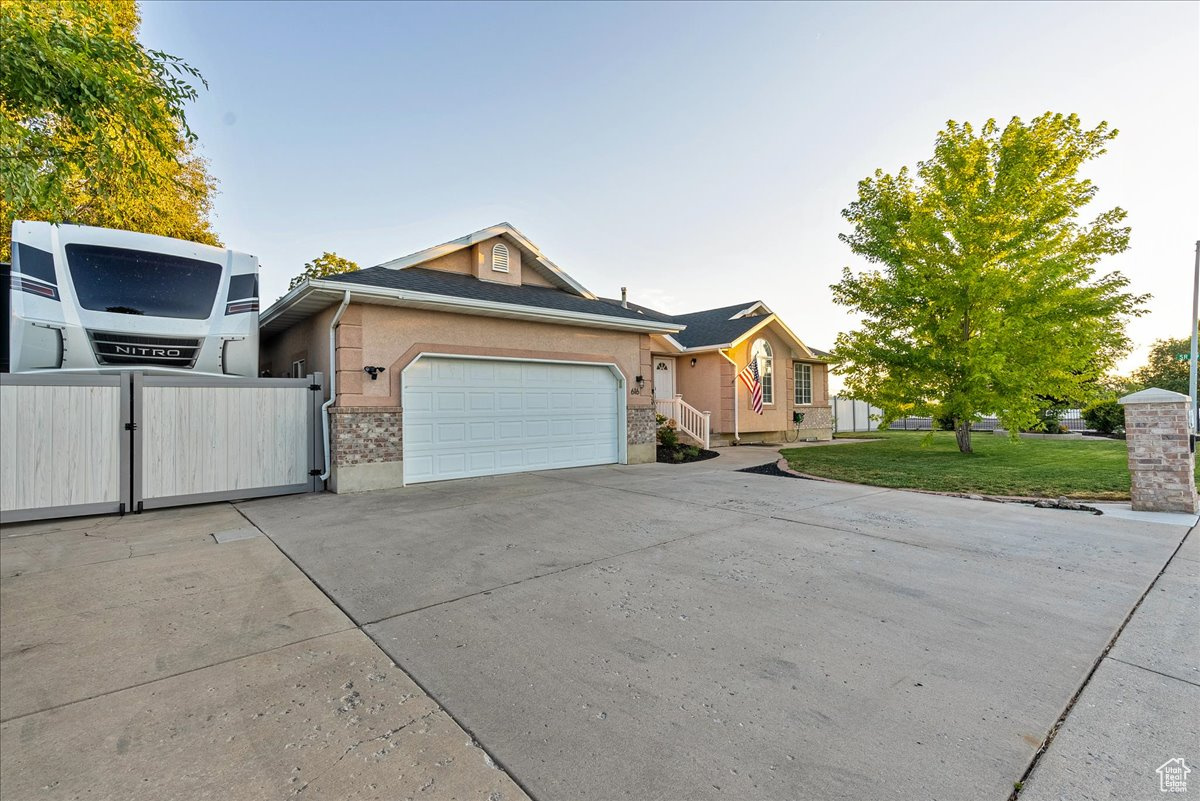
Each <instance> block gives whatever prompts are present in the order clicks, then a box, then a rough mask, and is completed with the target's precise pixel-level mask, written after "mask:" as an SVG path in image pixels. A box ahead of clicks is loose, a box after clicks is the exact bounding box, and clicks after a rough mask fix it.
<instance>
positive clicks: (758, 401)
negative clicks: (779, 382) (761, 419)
mask: <svg viewBox="0 0 1200 801" xmlns="http://www.w3.org/2000/svg"><path fill="white" fill-rule="evenodd" d="M738 378H740V379H742V383H743V384H745V385H746V389H748V390H750V405H751V406H753V407H754V413H755V414H762V413H763V407H762V403H763V401H762V380H761V379H760V378H759V376H758V359H751V360H750V363H749V364H747V365H746V366H745V367H743V368H742V372H740V373H738Z"/></svg>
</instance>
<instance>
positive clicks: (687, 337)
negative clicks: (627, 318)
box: [601, 298, 762, 348]
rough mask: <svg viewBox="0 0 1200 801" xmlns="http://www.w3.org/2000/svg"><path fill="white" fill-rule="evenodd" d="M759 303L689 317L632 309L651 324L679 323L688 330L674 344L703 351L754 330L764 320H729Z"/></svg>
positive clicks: (754, 318) (635, 306) (734, 306)
mask: <svg viewBox="0 0 1200 801" xmlns="http://www.w3.org/2000/svg"><path fill="white" fill-rule="evenodd" d="M601 300H603V301H604V302H605V303H611V304H613V305H615V306H616V307H617V308H621V301H619V300H615V299H613V298H601ZM757 302H758V301H754V300H752V301H749V302H747V303H735V304H734V305H732V306H722V307H721V308H719V309H705V310H704V311H698V312H691V313H689V314H663V313H662V312H660V311H655V310H654V309H651V308H648V307H646V306H639V305H637V304H636V303H630V304H629V308H630V309H632V310H636V311H638V312H640V313H642V314H644V315H645V316H646V317H649V318H650V319H651V320H659V321H662V322H667V323H678V324H679V325H685V326H687V328H685V329H684V330H682V331H680V332H678V333H676V334H672V335H671V336H672V337H674V339H675V341H676V342H678V343H679V344H680V345H683V346H684V347H685V348H703V347H708V346H711V345H725V344H728V343H730V342H732V341H733V340H735V339H737V338H738V337H740V336H741V335H742V334H744V333H746V332H747V331H749V330H750V329H751V328H753V327H754V326H756V325H758V324H759V323H761V322H762V318H761V317H739V318H737V319H736V320H731V319H729V318H730V317H732V316H733V315H735V314H737V313H738V312H740V311H742V310H743V309H748V308H750V307H751V306H753V305H754V304H755V303H757Z"/></svg>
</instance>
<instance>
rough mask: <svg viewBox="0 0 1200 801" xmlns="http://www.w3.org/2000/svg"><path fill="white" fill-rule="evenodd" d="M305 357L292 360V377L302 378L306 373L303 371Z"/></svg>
mask: <svg viewBox="0 0 1200 801" xmlns="http://www.w3.org/2000/svg"><path fill="white" fill-rule="evenodd" d="M305 361H306V360H305V359H296V361H294V362H292V378H304V376H305V375H307V374H306V373H305V372H304V367H305Z"/></svg>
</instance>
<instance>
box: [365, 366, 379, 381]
mask: <svg viewBox="0 0 1200 801" xmlns="http://www.w3.org/2000/svg"><path fill="white" fill-rule="evenodd" d="M363 372H364V373H366V374H367V375H369V376H371V380H372V381H374V380H375V379H377V378H379V374H380V373H382V372H383V368H382V367H369V366H368V367H364V368H363Z"/></svg>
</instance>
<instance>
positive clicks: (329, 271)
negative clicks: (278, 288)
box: [288, 251, 358, 290]
mask: <svg viewBox="0 0 1200 801" xmlns="http://www.w3.org/2000/svg"><path fill="white" fill-rule="evenodd" d="M357 269H358V265H357V264H355V263H354V262H352V261H350V260H349V259H343V258H342V257H341V256H339V255H338V254H336V253H329V252H328V251H326V252H325V253H322V254H321V255H320V256H318V257H317V258H315V259H313V260H312V261H310V262H307V263H306V264H305V265H304V271H303V272H301V273H300V274H299V275H297V276H296V277H295V278H293V279H292V282H291V283H290V284H288V289H289V290H291V289H295V288H296V287H298V286H300V285H301V284H303V283H304V282H305V281H312V280H315V279H318V278H324V277H325V276H327V275H337V274H338V273H352V272H354V271H355V270H357Z"/></svg>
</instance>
